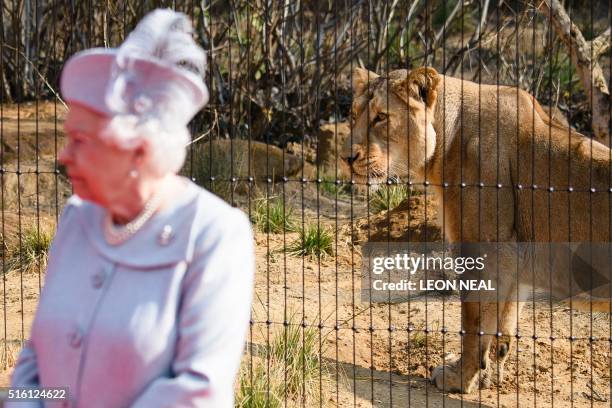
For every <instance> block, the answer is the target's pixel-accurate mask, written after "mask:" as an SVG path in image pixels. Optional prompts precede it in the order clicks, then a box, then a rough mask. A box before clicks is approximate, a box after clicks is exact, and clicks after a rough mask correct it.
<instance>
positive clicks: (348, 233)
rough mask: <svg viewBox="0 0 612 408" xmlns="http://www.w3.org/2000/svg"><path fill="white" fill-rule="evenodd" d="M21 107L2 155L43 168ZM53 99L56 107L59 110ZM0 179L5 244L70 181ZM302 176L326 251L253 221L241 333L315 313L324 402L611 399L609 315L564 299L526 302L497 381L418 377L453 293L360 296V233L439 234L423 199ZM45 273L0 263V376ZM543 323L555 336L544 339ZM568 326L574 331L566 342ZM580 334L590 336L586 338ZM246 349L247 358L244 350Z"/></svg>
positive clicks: (438, 350) (449, 336)
mask: <svg viewBox="0 0 612 408" xmlns="http://www.w3.org/2000/svg"><path fill="white" fill-rule="evenodd" d="M29 109H30V110H27V109H24V108H22V110H21V112H20V115H21V116H20V118H21V119H20V121H19V125H18V124H17V120H16V115H17V112H16V109H15V108H11V107H5V110H4V116H5V118H6V119H5V120H3V123H2V126H3V132H4V133H3V134H4V139H3V148H4V152H5V166H6V167H7V168H8V167H11V166H12V167H11V168H13V167H14V169H17V159H18V158H19V166H20V167H19V168H20V169H22V170H23V169H26V170H31V169H36V165H37V163H38V166H39V168H40V169H43V168H44V169H45V170H50V171H53V170H54V167H53V160H51V159H50V158H52V157H54V152H55V149H56V147H55V146H56V143H55V138H54V134H55V132H56V130H55V129H56V127H55V124H54V121H53V120H52V118H53V117H54V116H53V114H54V112H55V107H54V106H53V105H52V104H46V105H44V106H42V107H41V108H40V111H39V112H42V113H39V118H40V117H43V118H46V122H45V123H42V124H41V123H37V121H36V120H35V117H36V116H35V115H33V114H32V111H33V109H34V107H33V106H30V107H29ZM62 109H63V108H61V107H58V112H60V113H61V112H63V110H62ZM7 115H8V116H7ZM11 115H12V116H11ZM41 115H42V116H41ZM44 115H47V116H44ZM37 126H38V129H39V131H40V129H43V130H42V131H40V132H42V133H41V135H44V136H45V137H40V139H39V147H40V149H41V150H40V152H38V153H39V154H40V156H41V160H39V161H38V162H36V161H34V160H31V159H30V160H29V161H28V160H27V157H30V158H32V157H36V153H37V151H36V149H35V148H34V147H33V146H36V144H35V143H34V142H33V141H35V140H36V137H35V135H36V129H37ZM18 127H19V129H20V132H21V133H20V134H24V132H25V134H26V136H25V137H23V138H20V139H19V140H18V139H17V137H16V135H17V130H18ZM24 129H25V130H24ZM39 136H40V135H39ZM26 140H29V142H27V143H26V142H25V141H26ZM33 143H34V144H33ZM18 145H19V146H20V148H19V149H17V148H16V147H17V146H18ZM41 152H42V153H41ZM3 180H4V183H3V184H2V189H3V194H4V200H5V201H4V213H3V218H2V225H3V226H4V231H3V241H4V246H6V245H7V242H8V240H10V239H11V237H13V238H14V237H15V234H17V233H18V231H19V225H27V224H31V223H32V221H33V220H36V213H37V211H36V208H38V213H39V214H41V215H40V218H39V219H40V220H42V223H43V224H45V225H52V224H53V222H54V220H55V215H56V211H55V209H56V208H57V206H60V207H61V205H62V204H63V202H64V200H65V198H66V196H67V194H68V193H69V189H68V186H67V184H66V183H65V180H64V179H63V178H62V177H61V176H57V177H56V175H55V174H39V175H36V174H22V175H21V176H20V177H17V176H16V175H13V174H7V175H5V176H4V179H3ZM301 186H302V185H301V183H295V184H292V185H291V186H289V187H288V190H287V202H288V203H289V205H290V206H292V207H293V208H294V209H295V211H296V212H295V215H296V216H297V219H298V220H299V221H301V220H302V219H303V220H304V221H305V222H306V223H315V222H317V220H318V221H319V222H320V224H321V225H322V226H324V227H327V228H330V229H331V230H332V231H333V236H334V255H333V256H327V257H325V258H322V259H317V258H311V257H295V256H291V255H289V254H287V253H286V252H285V251H284V250H283V249H284V248H285V247H286V246H287V245H289V244H290V243H291V242H293V241H294V240H296V239H297V238H298V235H297V233H287V234H265V233H262V232H259V231H258V232H256V236H255V241H256V252H257V276H256V288H255V293H256V296H255V302H254V305H253V321H254V322H255V323H254V325H253V326H252V329H251V331H250V335H249V342H250V344H251V345H254V346H261V345H264V344H266V339H267V338H268V336H269V334H271V333H274V332H277V331H278V330H281V329H282V327H283V325H282V323H283V321H284V319H285V318H288V317H289V316H292V317H293V319H294V321H296V322H300V323H301V322H305V323H306V324H307V325H313V326H315V327H319V325H320V327H321V328H320V330H319V333H320V344H321V347H320V354H321V359H322V360H323V361H324V362H325V367H326V369H325V371H324V372H323V377H324V379H322V381H321V384H322V388H324V389H323V390H322V392H321V394H323V395H325V396H326V400H325V401H323V405H329V406H336V405H337V406H343V407H344V406H347V407H348V406H356V407H369V406H377V407H391V406H402V407H403V406H407V405H413V406H432V407H438V406H440V407H441V406H448V407H454V406H460V405H461V406H468V407H469V406H476V405H477V404H478V405H484V406H534V405H538V406H552V405H554V406H570V405H573V406H579V407H581V406H610V397H611V395H610V388H611V385H610V370H611V364H610V360H611V356H612V353H611V343H610V341H609V338H610V327H611V324H610V317H609V316H608V315H607V314H598V313H594V314H592V315H591V314H589V313H585V312H577V311H572V310H569V309H568V308H567V307H565V306H562V305H555V306H554V307H553V308H552V310H551V309H550V308H549V307H548V306H547V305H544V304H536V307H535V308H531V307H529V306H528V307H526V308H525V309H524V312H523V317H522V320H521V323H520V326H519V330H520V333H521V334H522V338H521V339H520V342H519V345H518V347H515V348H513V351H512V354H511V357H510V359H509V361H508V363H507V365H506V378H505V380H504V381H503V382H502V383H501V384H499V385H496V386H493V387H491V388H489V389H486V390H480V391H476V392H474V393H472V394H468V395H460V394H448V395H443V394H442V393H440V392H438V391H437V390H436V389H435V387H433V386H431V385H430V384H429V383H428V381H427V380H426V379H427V377H428V376H429V373H430V369H431V367H433V366H436V365H438V364H440V363H441V362H442V361H443V360H444V359H445V358H453V356H456V355H459V354H460V352H461V343H460V336H459V334H458V332H459V329H460V305H459V302H458V299H457V298H456V297H455V298H450V299H448V300H447V301H445V302H444V303H442V301H440V300H439V299H438V300H435V299H430V300H428V301H427V302H425V301H418V302H417V301H413V302H410V303H408V302H404V303H397V304H382V303H371V302H368V301H365V302H364V301H362V299H361V293H360V289H361V280H360V279H361V276H360V271H361V269H360V268H361V245H362V244H363V243H364V242H366V241H367V240H368V239H370V240H376V241H384V240H386V239H387V238H390V239H391V240H398V241H402V240H404V241H406V240H409V239H410V240H415V241H420V240H424V239H427V240H436V239H439V238H440V233H439V230H438V229H436V228H435V227H432V226H431V225H430V224H431V223H426V222H425V219H426V218H427V220H432V218H433V217H434V216H435V212H434V211H433V210H432V208H433V203H432V202H431V201H429V200H425V197H424V196H423V195H415V196H413V197H412V199H411V200H410V201H407V202H404V203H403V204H402V205H401V206H400V207H399V208H397V209H395V210H393V211H392V212H390V213H388V214H387V213H383V214H379V215H372V214H370V215H368V214H369V211H368V208H367V206H366V202H365V201H364V200H358V199H355V200H353V201H352V203H351V199H350V196H341V197H339V199H338V200H337V201H336V200H335V199H334V197H332V196H330V195H328V194H323V193H321V194H320V195H317V191H316V189H315V187H314V186H313V185H312V184H309V185H307V186H306V190H305V191H304V194H303V195H302V190H301V189H302V187H301ZM37 189H38V191H39V192H40V194H37V193H36V192H37ZM277 191H278V190H277ZM56 192H57V194H56ZM37 198H38V200H37ZM243 203H244V201H243ZM302 203H303V206H302ZM37 205H38V207H37ZM302 208H303V210H302ZM426 208H427V214H428V215H427V217H425V209H426ZM317 209H318V212H317ZM19 213H21V216H19ZM4 250H5V248H3V251H4ZM43 281H44V275H43V273H42V271H37V270H34V271H29V272H23V273H21V272H18V271H12V272H8V273H7V274H5V275H4V279H3V281H2V286H1V287H0V313H1V314H2V322H3V327H2V328H0V333H1V335H2V340H3V341H2V342H0V355H1V364H0V368H1V369H2V370H1V371H0V386H3V385H7V384H8V381H9V375H10V372H11V368H12V366H13V365H14V363H15V359H16V356H17V353H18V351H19V348H20V345H21V341H22V340H23V338H24V337H27V336H28V334H29V330H30V325H31V321H32V317H33V313H34V311H35V308H36V304H37V299H38V294H39V291H40V285H41V284H42V282H43ZM266 322H270V323H269V324H267V323H266ZM390 326H392V327H393V330H391V331H390V330H389V327H390ZM442 327H446V328H447V329H448V332H447V333H446V334H445V335H442V333H441V332H440V330H441V328H442ZM370 328H371V330H370ZM551 333H552V334H553V335H554V336H556V337H557V340H555V341H554V342H551V340H550V336H551ZM534 334H535V335H536V338H535V339H534V338H533V337H532V336H533V335H534ZM570 335H574V336H576V337H578V339H577V340H575V341H572V342H570V341H569V340H567V337H568V336H570ZM589 336H593V337H594V338H595V341H592V342H589V341H588V339H587V338H588V337H589ZM249 349H252V348H249ZM245 356H246V357H245V358H246V359H247V360H248V359H249V358H251V356H250V354H249V353H248V352H247V353H245ZM298 405H299V404H298ZM304 406H319V402H318V401H306V402H305V403H304Z"/></svg>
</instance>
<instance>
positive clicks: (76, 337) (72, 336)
mask: <svg viewBox="0 0 612 408" xmlns="http://www.w3.org/2000/svg"><path fill="white" fill-rule="evenodd" d="M82 341H83V330H81V328H79V327H75V328H74V329H73V330H72V331H71V332H70V333H68V344H70V346H71V347H73V348H79V347H80V346H81V343H82Z"/></svg>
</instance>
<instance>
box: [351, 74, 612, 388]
mask: <svg viewBox="0 0 612 408" xmlns="http://www.w3.org/2000/svg"><path fill="white" fill-rule="evenodd" d="M352 85H353V95H354V100H353V103H352V112H351V116H352V119H351V120H352V122H353V132H352V138H350V139H349V140H347V143H346V145H345V146H344V152H343V153H342V154H343V159H344V160H345V161H346V162H347V163H348V164H349V165H350V167H351V168H352V172H353V174H354V179H355V180H356V181H358V182H365V181H368V180H369V181H375V182H381V181H382V182H384V181H386V180H387V178H393V177H400V178H403V179H404V180H405V179H406V178H412V180H415V178H416V180H420V182H425V184H426V185H428V186H429V187H427V188H429V189H433V190H434V191H435V192H436V193H437V194H436V195H437V198H438V200H437V201H438V204H439V207H440V208H439V211H438V220H439V221H440V223H441V224H442V225H443V226H444V231H443V232H444V236H445V238H446V240H448V241H450V242H569V241H572V242H575V241H597V242H607V241H610V240H611V237H610V230H611V228H610V208H611V200H610V196H609V194H610V192H612V191H611V190H610V182H609V181H610V167H611V165H610V158H611V152H610V150H609V149H608V148H607V147H606V146H604V145H603V144H601V143H598V142H596V141H592V140H591V139H589V138H587V137H585V136H583V135H581V134H578V133H576V132H575V131H570V129H568V128H566V127H564V126H563V125H561V124H560V123H557V122H556V121H554V120H552V119H550V118H549V116H548V115H547V114H546V112H545V111H544V110H543V108H542V107H541V106H540V105H539V104H538V102H537V101H536V100H535V98H533V97H532V96H531V95H530V94H528V93H527V92H525V91H523V90H520V89H518V88H513V87H508V86H500V87H498V86H495V85H480V86H479V84H477V83H474V82H470V81H464V80H460V79H457V78H452V77H449V76H444V75H440V74H438V73H437V72H436V71H435V70H434V69H432V68H418V69H415V70H412V71H407V70H397V71H393V72H390V73H389V74H388V76H387V77H381V76H378V75H377V74H375V73H372V72H368V71H366V70H363V69H356V70H355V71H354V72H353V84H352ZM500 264H501V265H502V266H503V265H504V260H503V259H502V261H501V262H500ZM536 273H539V272H536ZM507 276H508V279H516V276H515V274H507ZM512 276H513V277H512ZM518 281H519V282H517V284H515V285H514V286H513V285H512V284H510V283H509V284H508V285H506V288H507V289H508V288H510V289H508V290H507V291H506V292H505V293H500V294H499V295H500V302H499V303H476V302H463V303H462V305H461V317H462V330H463V331H464V332H463V333H462V334H463V336H462V342H463V347H462V349H463V354H462V356H461V358H460V359H459V360H457V361H455V362H454V363H451V364H448V365H445V366H440V367H437V368H435V369H434V370H433V372H432V378H431V379H432V381H433V382H434V383H435V384H436V386H437V387H438V388H440V389H445V390H447V391H460V392H464V393H469V392H471V391H472V390H473V389H474V388H475V387H476V386H482V387H484V386H487V385H488V384H489V383H490V381H491V379H494V378H493V377H494V376H493V372H492V371H491V372H490V370H493V368H492V366H493V364H491V363H490V361H489V352H490V349H491V344H492V340H493V338H494V337H495V336H497V337H498V341H499V343H497V342H496V344H499V347H498V348H497V349H496V356H497V359H498V362H499V367H500V371H501V368H503V365H504V362H505V360H506V358H507V356H508V354H509V350H510V345H511V339H512V338H513V337H515V335H516V334H517V317H518V316H519V314H520V309H521V306H522V304H523V303H522V302H517V301H516V298H512V296H511V294H510V292H512V291H516V290H524V289H525V287H523V286H522V284H521V282H523V283H525V282H526V283H529V282H531V271H528V270H525V271H519V279H518ZM517 285H518V286H519V287H518V288H517ZM576 305H577V303H574V305H573V306H574V307H576ZM593 309H594V310H600V311H606V312H608V311H609V310H610V302H609V301H608V300H605V301H603V302H602V303H598V304H594V305H593ZM523 334H524V333H523ZM479 374H480V375H479ZM500 375H501V374H500ZM479 379H480V381H479Z"/></svg>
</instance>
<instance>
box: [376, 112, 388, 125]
mask: <svg viewBox="0 0 612 408" xmlns="http://www.w3.org/2000/svg"><path fill="white" fill-rule="evenodd" d="M387 117H388V115H387V114H386V113H384V112H378V115H376V117H375V118H374V124H377V123H380V122H384V121H385V120H387Z"/></svg>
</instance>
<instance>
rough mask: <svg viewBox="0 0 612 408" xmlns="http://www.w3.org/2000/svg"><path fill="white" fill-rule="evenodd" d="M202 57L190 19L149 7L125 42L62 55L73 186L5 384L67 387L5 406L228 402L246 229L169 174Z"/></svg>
mask: <svg viewBox="0 0 612 408" xmlns="http://www.w3.org/2000/svg"><path fill="white" fill-rule="evenodd" d="M204 66H205V54H204V52H203V51H202V50H201V49H200V48H199V47H198V46H197V45H196V43H195V42H194V41H193V39H192V37H191V25H190V23H189V20H188V19H187V18H186V16H185V15H183V14H180V13H175V12H173V11H170V10H156V11H154V12H152V13H150V14H148V15H147V16H146V17H145V18H144V19H143V20H142V21H141V23H140V24H139V25H138V26H137V27H136V29H135V30H134V32H132V33H131V34H130V36H129V37H128V39H127V40H126V41H125V42H124V43H123V44H122V46H121V47H120V48H118V49H91V50H86V51H83V52H80V53H78V54H76V55H75V56H73V57H72V58H71V59H70V60H69V61H68V62H67V63H66V65H65V67H64V69H63V72H62V78H61V90H62V94H63V95H64V98H65V99H66V101H67V102H68V103H69V105H70V110H69V113H68V116H67V118H66V122H65V130H66V134H67V136H68V143H67V145H66V147H65V149H64V151H63V152H62V154H61V158H60V161H61V162H62V163H63V165H64V166H65V167H66V170H67V174H68V176H69V177H70V180H71V181H72V185H73V188H74V193H75V195H74V196H73V197H71V198H70V200H69V201H68V203H67V205H66V207H65V209H64V211H63V213H62V216H61V219H60V222H59V225H58V229H57V234H56V236H55V240H54V241H53V245H52V248H51V252H50V256H49V264H48V268H47V273H46V278H45V286H44V289H43V291H42V293H41V297H40V302H39V305H38V309H37V311H36V315H35V318H34V322H33V326H32V332H31V337H30V339H29V341H27V342H26V344H25V346H24V348H23V350H22V351H21V354H20V356H19V359H18V362H17V366H16V368H15V370H14V372H13V375H12V382H11V386H12V387H17V386H32V387H41V388H42V387H67V388H68V391H69V398H68V400H67V401H63V402H59V403H56V402H52V401H47V400H45V401H36V402H29V403H24V402H8V403H6V404H5V406H11V407H12V406H15V407H23V406H27V404H31V406H37V407H40V406H71V407H88V408H91V407H142V408H152V407H215V408H220V407H231V406H232V405H233V383H234V380H235V377H236V373H237V371H238V368H239V364H240V359H241V354H242V351H243V347H244V340H245V336H246V333H247V328H248V322H249V316H250V306H251V300H252V286H253V274H254V258H253V244H252V232H251V226H250V223H249V221H248V218H247V217H246V216H245V215H244V213H242V212H241V211H239V210H237V209H233V208H232V207H230V206H229V205H227V204H226V203H225V202H223V201H221V200H220V199H218V198H217V197H216V196H214V195H212V194H210V193H208V192H207V191H205V190H203V189H201V188H199V187H198V186H196V185H195V184H193V183H192V182H191V181H190V180H189V179H187V178H184V177H181V176H178V175H177V174H176V173H177V171H178V170H179V169H180V167H181V166H182V164H183V161H184V158H185V149H186V144H187V143H188V140H189V133H188V130H187V127H186V125H187V123H188V121H189V120H190V119H191V118H192V117H193V116H194V115H195V114H196V113H197V112H198V111H199V110H200V109H201V108H202V106H204V104H205V103H206V102H207V100H208V92H207V89H206V87H205V85H204V82H203V79H202V77H203V73H204ZM56 404H57V405H56Z"/></svg>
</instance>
